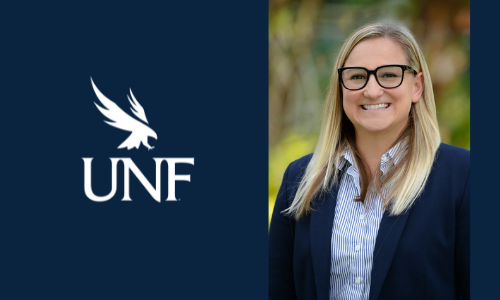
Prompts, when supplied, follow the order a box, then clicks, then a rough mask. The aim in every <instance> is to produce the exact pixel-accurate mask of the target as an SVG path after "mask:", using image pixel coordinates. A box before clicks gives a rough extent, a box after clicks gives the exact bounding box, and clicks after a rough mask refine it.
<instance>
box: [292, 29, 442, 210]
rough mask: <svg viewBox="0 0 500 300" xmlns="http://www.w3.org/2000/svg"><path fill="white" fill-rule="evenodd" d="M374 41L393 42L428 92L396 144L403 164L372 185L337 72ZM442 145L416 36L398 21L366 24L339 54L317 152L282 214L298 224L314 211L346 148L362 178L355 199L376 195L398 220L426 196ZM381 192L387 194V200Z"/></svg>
mask: <svg viewBox="0 0 500 300" xmlns="http://www.w3.org/2000/svg"><path fill="white" fill-rule="evenodd" d="M372 38H389V39H391V40H393V41H395V42H397V43H398V44H399V45H401V47H402V49H403V50H404V52H405V54H406V56H407V60H408V63H409V65H410V66H411V67H412V68H413V69H414V70H416V71H417V72H423V79H424V90H423V93H422V96H421V98H420V100H419V101H418V102H416V103H413V104H412V107H411V109H410V115H409V121H408V125H407V127H406V129H405V130H404V131H403V133H402V134H401V135H400V137H399V138H398V139H397V141H396V142H395V143H394V145H395V144H397V143H399V142H402V145H404V147H401V148H400V149H399V151H398V153H397V155H395V156H399V157H402V159H401V160H400V161H399V162H398V164H397V167H395V168H392V169H391V170H390V171H389V172H388V173H387V174H385V175H383V176H382V174H381V172H380V170H377V172H376V173H375V174H374V178H373V180H372V181H371V184H370V185H369V184H368V182H369V181H370V180H368V175H367V172H366V167H365V164H364V162H363V160H362V159H361V157H360V155H359V152H358V150H357V147H356V140H355V134H354V126H353V125H352V123H351V121H350V120H349V119H348V118H347V116H346V115H345V113H344V110H343V107H342V88H341V86H340V82H339V74H338V72H337V69H339V68H341V67H342V66H343V65H344V63H345V61H346V59H347V57H348V56H349V54H350V53H351V51H352V49H353V48H354V46H356V45H357V44H358V43H359V42H361V41H364V40H367V39H372ZM440 142H441V138H440V135H439V128H438V122H437V118H436V106H435V103H434V93H433V91H432V82H431V77H430V74H429V69H428V68H427V63H426V62H425V58H424V55H423V53H422V51H421V50H420V48H419V46H418V44H417V42H416V40H415V37H414V36H413V34H412V33H411V31H410V30H409V29H408V28H406V27H405V26H404V25H402V24H398V23H395V22H378V23H374V24H368V25H365V26H363V27H361V28H359V29H357V30H356V31H354V32H353V33H352V34H351V35H350V36H349V38H348V39H347V40H346V41H345V43H344V45H343V46H342V48H341V49H340V52H339V55H338V57H337V60H336V62H335V65H334V67H333V72H332V76H331V79H330V86H329V89H328V93H327V96H326V101H325V109H324V114H323V122H322V125H321V132H320V136H319V140H318V144H317V146H316V150H315V152H314V154H313V156H312V158H311V161H310V162H309V165H308V166H307V169H306V171H305V174H304V176H303V177H302V179H301V182H300V184H299V186H298V189H297V193H296V194H295V198H294V200H293V202H292V204H291V206H290V207H289V208H288V209H287V210H285V211H284V213H286V214H288V215H290V216H293V217H294V218H295V219H299V218H301V217H302V216H304V215H306V214H307V213H309V212H310V211H311V210H312V206H311V204H312V201H313V199H314V198H315V197H316V196H318V195H319V194H321V193H324V192H328V191H329V190H330V189H331V187H332V185H333V184H335V183H336V182H337V181H338V179H339V174H340V171H339V170H338V166H340V164H341V162H342V155H343V153H344V151H345V150H346V147H345V146H347V147H348V150H349V151H351V153H352V154H353V158H354V160H355V163H356V165H357V167H358V169H359V171H360V172H359V173H360V175H361V186H362V188H361V195H360V197H358V199H357V200H358V201H363V200H364V199H365V198H368V197H367V195H369V194H370V193H378V194H379V195H380V196H381V197H382V199H383V203H384V204H383V205H384V208H385V209H387V210H388V211H389V213H390V215H399V214H401V213H403V212H405V211H406V210H407V209H408V208H410V207H411V205H412V204H413V202H414V201H415V199H416V198H417V197H418V196H419V195H420V193H421V192H422V191H423V189H424V186H425V182H426V181H427V178H428V177H429V174H430V172H431V168H432V163H433V161H434V156H435V153H436V151H437V149H438V147H439V144H440ZM382 188H384V190H387V191H388V195H386V196H385V197H384V195H383V193H382Z"/></svg>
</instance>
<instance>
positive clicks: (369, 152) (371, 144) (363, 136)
mask: <svg viewBox="0 0 500 300" xmlns="http://www.w3.org/2000/svg"><path fill="white" fill-rule="evenodd" d="M400 134H401V132H396V133H379V134H377V133H372V132H370V133H364V132H358V131H356V147H357V148H358V151H359V155H360V156H361V158H362V159H363V161H364V162H365V163H366V165H367V167H368V170H367V171H368V173H369V177H370V178H371V177H373V175H374V174H375V171H376V170H377V169H378V168H379V167H380V158H381V157H382V155H384V154H385V153H386V152H387V151H389V149H391V147H392V145H394V143H395V142H396V140H397V139H398V137H399V135H400Z"/></svg>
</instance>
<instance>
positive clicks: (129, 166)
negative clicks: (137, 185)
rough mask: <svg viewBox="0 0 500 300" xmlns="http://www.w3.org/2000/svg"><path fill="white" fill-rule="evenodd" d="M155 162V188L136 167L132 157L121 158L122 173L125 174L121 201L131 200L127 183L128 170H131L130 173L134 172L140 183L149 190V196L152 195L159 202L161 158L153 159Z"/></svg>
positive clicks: (128, 177)
mask: <svg viewBox="0 0 500 300" xmlns="http://www.w3.org/2000/svg"><path fill="white" fill-rule="evenodd" d="M154 160H155V162H156V189H155V188H154V187H153V186H152V185H151V183H149V181H148V180H147V178H146V177H145V176H144V174H142V172H141V170H139V168H137V166H136V165H135V164H134V162H133V161H132V159H130V158H122V161H123V164H124V169H123V173H124V176H125V181H124V185H125V192H124V195H123V199H122V201H131V200H132V199H130V184H129V179H130V175H129V173H130V172H129V171H132V173H134V174H135V177H137V179H139V181H140V182H141V183H142V185H143V186H144V187H145V188H146V190H147V191H148V192H149V194H150V195H151V197H153V198H154V199H155V200H156V201H158V202H161V198H160V196H161V162H162V159H156V158H155V159H154Z"/></svg>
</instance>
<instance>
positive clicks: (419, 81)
mask: <svg viewBox="0 0 500 300" xmlns="http://www.w3.org/2000/svg"><path fill="white" fill-rule="evenodd" d="M423 92H424V75H423V73H422V72H418V74H417V75H415V87H414V89H413V96H412V100H411V102H413V103H417V102H418V100H420V97H422V93H423Z"/></svg>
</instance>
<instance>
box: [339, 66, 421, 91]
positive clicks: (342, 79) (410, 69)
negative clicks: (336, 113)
mask: <svg viewBox="0 0 500 300" xmlns="http://www.w3.org/2000/svg"><path fill="white" fill-rule="evenodd" d="M385 67H400V68H401V69H402V70H403V73H402V74H401V82H400V83H399V84H398V85H396V86H393V87H385V86H383V85H382V84H381V83H380V81H378V76H377V71H378V70H379V69H381V68H385ZM347 69H363V70H365V71H366V73H367V77H366V81H365V84H364V85H363V86H362V87H360V88H357V89H350V88H347V87H346V86H345V83H344V78H343V77H342V72H343V71H344V70H347ZM407 70H408V71H413V75H416V74H417V73H418V72H417V71H416V70H415V69H413V68H412V67H410V66H407V65H383V66H380V67H377V68H376V69H375V70H368V69H367V68H363V67H345V68H339V69H338V70H337V71H338V72H339V77H340V82H342V86H344V88H345V89H346V90H350V91H357V90H361V89H363V88H364V87H365V86H366V85H367V84H368V80H370V74H373V76H375V80H376V81H377V83H378V85H380V86H381V87H383V88H384V89H395V88H397V87H399V86H400V85H401V84H402V83H403V80H404V78H405V71H407Z"/></svg>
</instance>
